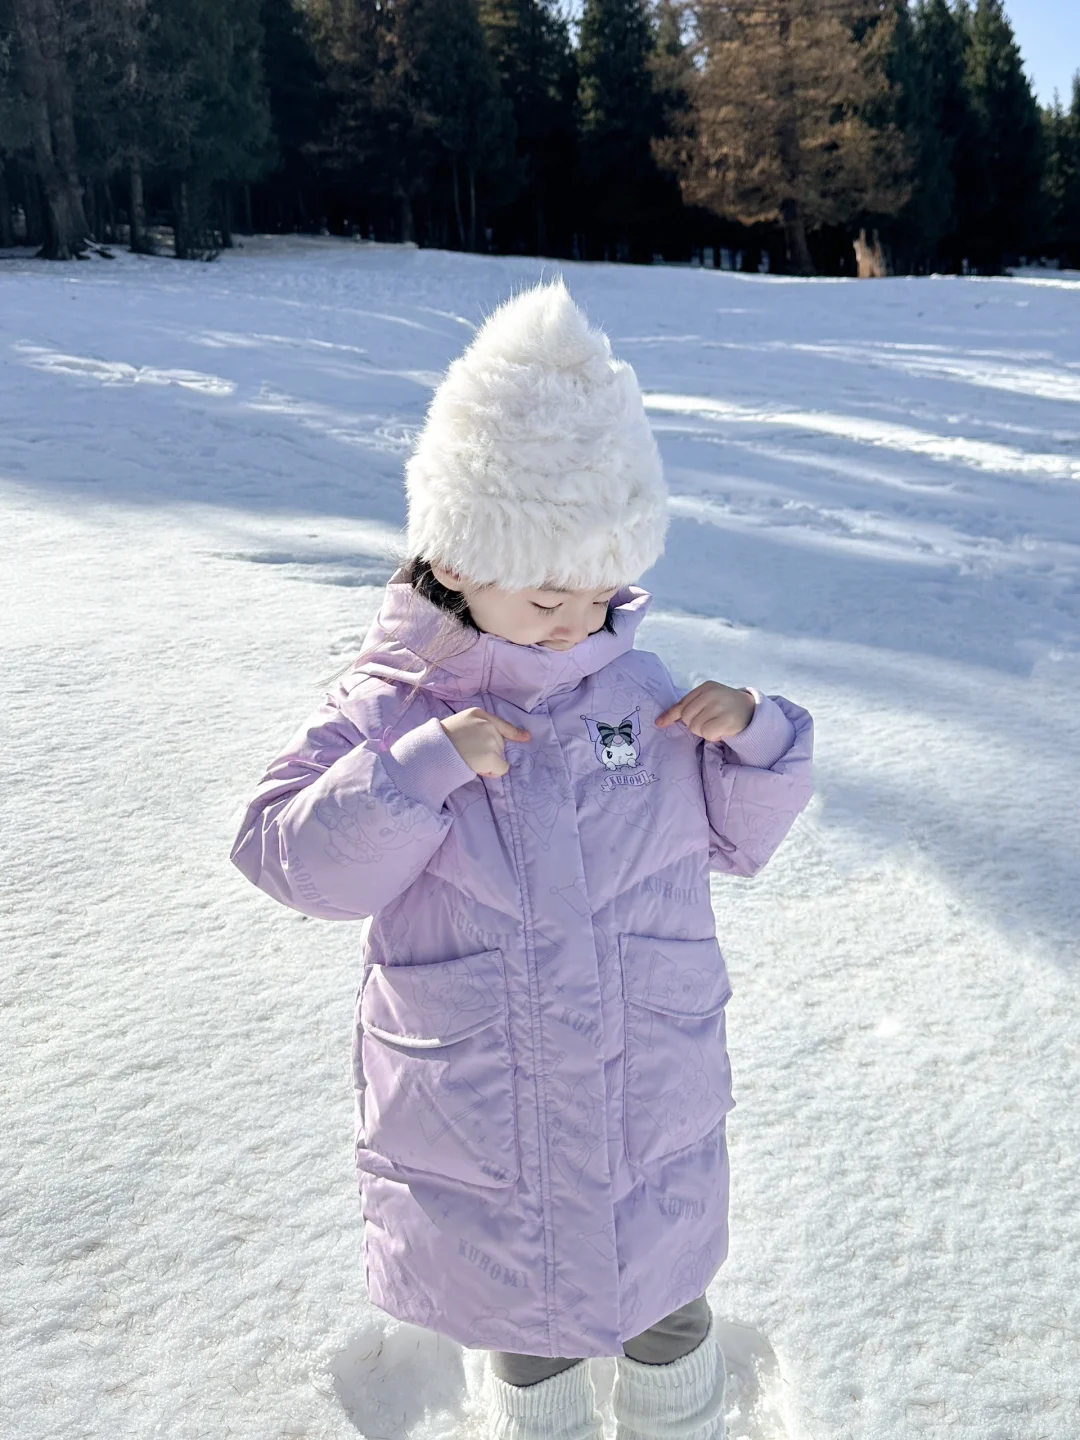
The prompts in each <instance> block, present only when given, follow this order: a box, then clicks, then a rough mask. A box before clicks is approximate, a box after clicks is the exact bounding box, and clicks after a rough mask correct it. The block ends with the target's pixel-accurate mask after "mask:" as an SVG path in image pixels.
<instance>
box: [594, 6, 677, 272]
mask: <svg viewBox="0 0 1080 1440" xmlns="http://www.w3.org/2000/svg"><path fill="white" fill-rule="evenodd" d="M655 44H656V41H655V35H654V32H653V27H652V23H651V20H650V16H649V13H648V11H647V9H646V6H645V3H644V0H585V8H584V11H583V13H582V17H581V29H580V33H579V38H578V64H579V67H580V71H581V87H580V96H581V123H582V134H581V148H582V175H583V180H584V184H585V187H586V193H587V195H588V197H589V209H590V220H591V224H590V227H589V228H590V231H591V237H592V241H593V244H594V245H595V246H596V249H597V253H599V254H602V255H604V256H609V257H610V258H612V259H619V260H624V259H625V260H629V259H637V260H651V258H652V251H653V243H654V238H655V211H656V207H657V202H658V199H659V196H660V195H661V193H662V192H663V190H664V189H665V186H664V181H663V177H662V176H661V175H660V172H659V170H658V167H657V164H656V161H655V159H654V157H653V152H652V144H653V140H654V138H656V137H658V136H659V135H660V133H661V131H662V115H661V108H660V105H659V103H658V100H657V96H656V94H655V92H654V90H653V78H652V76H653V71H652V61H653V54H654V51H655Z"/></svg>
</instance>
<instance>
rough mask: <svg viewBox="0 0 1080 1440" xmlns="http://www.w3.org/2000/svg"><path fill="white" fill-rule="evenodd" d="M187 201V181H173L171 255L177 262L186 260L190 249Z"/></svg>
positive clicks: (189, 217) (189, 220)
mask: <svg viewBox="0 0 1080 1440" xmlns="http://www.w3.org/2000/svg"><path fill="white" fill-rule="evenodd" d="M188 199H189V197H188V183H187V181H186V180H174V181H173V185H172V211H173V254H174V255H175V256H176V258H177V260H186V259H187V258H188V255H189V253H190V249H191V215H190V205H189V203H188Z"/></svg>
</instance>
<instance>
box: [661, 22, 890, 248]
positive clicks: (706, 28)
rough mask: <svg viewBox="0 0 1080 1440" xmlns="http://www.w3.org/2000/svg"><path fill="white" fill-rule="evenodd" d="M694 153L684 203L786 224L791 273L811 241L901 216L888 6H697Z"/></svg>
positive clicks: (745, 219) (749, 219)
mask: <svg viewBox="0 0 1080 1440" xmlns="http://www.w3.org/2000/svg"><path fill="white" fill-rule="evenodd" d="M696 19H697V27H696V28H697V33H698V42H697V47H696V49H697V73H696V81H695V85H694V92H693V100H694V115H695V126H696V132H697V145H696V148H695V153H694V156H693V161H692V164H691V166H690V169H689V172H688V173H687V175H686V176H685V177H684V182H683V192H684V195H685V196H686V197H687V198H688V199H691V200H693V201H694V202H695V203H698V204H701V205H706V206H708V207H709V208H711V209H712V210H714V211H715V212H716V213H717V214H719V215H723V216H727V217H729V218H732V219H737V220H739V221H741V222H742V223H744V224H755V223H760V222H763V221H771V222H779V224H780V225H781V227H782V229H783V234H784V241H785V248H786V252H787V264H788V268H789V269H790V270H792V271H794V272H796V273H798V274H810V273H812V271H813V268H814V267H813V260H812V257H811V253H810V247H809V243H808V239H807V235H808V232H809V231H811V230H812V229H814V228H815V227H818V226H826V225H829V226H849V227H850V226H852V225H854V224H856V223H858V221H859V220H860V218H863V217H866V216H888V215H892V214H895V213H896V212H897V211H898V210H899V209H900V208H901V207H902V205H903V204H904V203H906V200H907V197H908V188H907V183H906V168H907V167H906V160H905V150H904V144H903V136H902V135H901V134H900V132H899V130H898V127H897V126H896V124H895V121H894V120H893V119H891V118H890V117H889V115H888V108H889V107H888V105H887V104H886V102H885V96H886V94H887V91H888V89H889V85H890V79H889V74H888V56H889V50H890V38H889V37H890V26H891V24H892V23H893V17H892V12H891V7H890V6H888V5H886V4H879V3H877V0H771V3H769V0H762V3H755V0H698V4H697V11H696Z"/></svg>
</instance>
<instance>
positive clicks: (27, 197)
mask: <svg viewBox="0 0 1080 1440" xmlns="http://www.w3.org/2000/svg"><path fill="white" fill-rule="evenodd" d="M19 173H20V178H21V179H22V188H23V208H24V209H25V211H26V244H27V245H44V244H45V241H46V239H47V238H48V234H47V231H46V228H45V208H44V203H43V202H44V194H43V191H42V188H41V177H40V176H39V175H38V173H37V171H36V170H32V169H30V167H29V166H28V165H22V166H20V172H19Z"/></svg>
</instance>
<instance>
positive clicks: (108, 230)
mask: <svg viewBox="0 0 1080 1440" xmlns="http://www.w3.org/2000/svg"><path fill="white" fill-rule="evenodd" d="M100 184H101V216H102V224H103V226H104V227H105V236H104V238H105V239H106V240H107V241H108V242H109V244H110V245H115V244H116V206H115V205H114V204H113V192H112V185H111V184H110V182H109V181H108V180H102V181H101V182H100Z"/></svg>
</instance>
